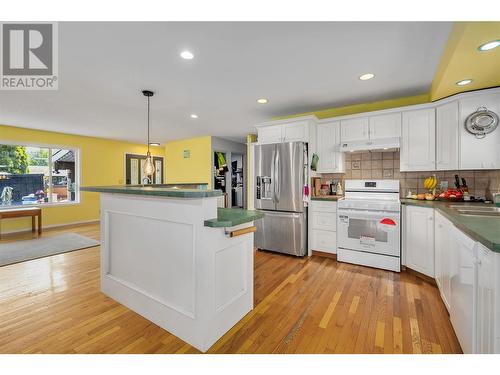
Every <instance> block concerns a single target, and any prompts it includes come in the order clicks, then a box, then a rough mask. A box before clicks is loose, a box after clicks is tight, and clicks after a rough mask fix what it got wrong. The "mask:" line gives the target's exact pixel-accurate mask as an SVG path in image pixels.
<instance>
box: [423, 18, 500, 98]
mask: <svg viewBox="0 0 500 375" xmlns="http://www.w3.org/2000/svg"><path fill="white" fill-rule="evenodd" d="M496 39H500V22H456V23H455V24H454V25H453V28H452V30H451V33H450V37H449V38H448V43H447V44H446V47H445V50H444V52H443V55H442V57H441V61H440V63H439V66H438V69H437V70H436V74H435V76H434V80H433V81H432V85H431V93H430V99H431V101H435V100H438V99H442V98H445V97H447V96H450V95H453V94H457V93H460V92H464V91H471V90H478V89H484V88H488V87H496V86H500V48H495V49H493V50H490V51H479V50H478V47H479V46H480V45H481V44H484V43H486V42H489V41H492V40H496ZM463 79H472V80H473V82H472V83H470V84H468V85H465V86H457V85H456V83H457V82H458V81H461V80H463Z"/></svg>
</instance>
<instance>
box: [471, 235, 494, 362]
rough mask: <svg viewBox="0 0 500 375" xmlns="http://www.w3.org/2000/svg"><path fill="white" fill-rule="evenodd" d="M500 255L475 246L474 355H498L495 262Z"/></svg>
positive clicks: (480, 246) (481, 246)
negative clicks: (475, 309) (475, 304)
mask: <svg viewBox="0 0 500 375" xmlns="http://www.w3.org/2000/svg"><path fill="white" fill-rule="evenodd" d="M497 257H500V254H496V253H494V252H492V251H491V250H489V249H487V248H486V247H484V246H483V245H481V244H478V245H477V254H476V266H477V270H476V274H477V289H476V290H477V298H476V301H477V314H476V316H477V319H476V322H477V324H476V353H480V354H493V353H496V354H498V353H500V329H499V325H500V315H499V313H500V309H499V301H498V292H499V290H498V289H499V288H500V285H499V284H498V282H499V281H500V276H499V275H498V274H497V273H498V272H499V271H500V270H499V269H498V268H497V267H496V262H497V261H498V258H497Z"/></svg>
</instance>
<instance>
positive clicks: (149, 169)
mask: <svg viewBox="0 0 500 375" xmlns="http://www.w3.org/2000/svg"><path fill="white" fill-rule="evenodd" d="M142 94H143V95H144V96H145V97H147V98H148V153H147V154H146V161H145V163H144V174H146V175H147V176H152V175H153V173H154V171H155V167H154V164H153V157H152V156H151V152H149V99H150V98H151V97H152V96H153V91H150V90H143V91H142Z"/></svg>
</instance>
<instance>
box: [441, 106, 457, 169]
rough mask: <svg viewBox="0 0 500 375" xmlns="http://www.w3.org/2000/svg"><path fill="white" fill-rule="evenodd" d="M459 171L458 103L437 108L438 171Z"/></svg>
mask: <svg viewBox="0 0 500 375" xmlns="http://www.w3.org/2000/svg"><path fill="white" fill-rule="evenodd" d="M457 169H458V102H457V101H454V102H451V103H447V104H444V105H440V106H438V107H436V170H438V171H446V170H457Z"/></svg>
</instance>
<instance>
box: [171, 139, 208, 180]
mask: <svg viewBox="0 0 500 375" xmlns="http://www.w3.org/2000/svg"><path fill="white" fill-rule="evenodd" d="M184 150H189V152H190V156H189V158H184ZM165 165H166V174H165V176H166V178H167V182H168V183H175V184H177V183H190V182H193V183H200V182H204V183H208V186H209V188H210V187H211V186H212V137H210V136H204V137H197V138H189V139H181V140H178V141H172V142H168V143H167V144H166V145H165Z"/></svg>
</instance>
